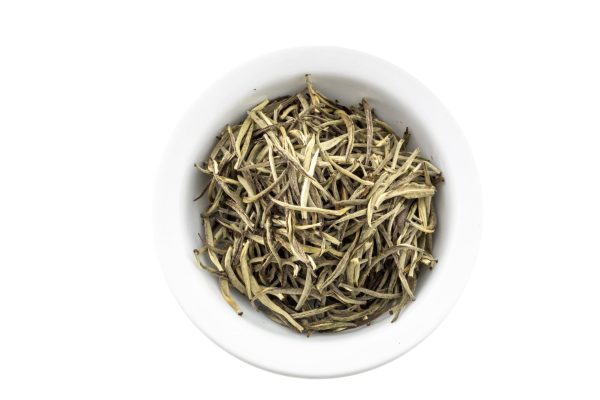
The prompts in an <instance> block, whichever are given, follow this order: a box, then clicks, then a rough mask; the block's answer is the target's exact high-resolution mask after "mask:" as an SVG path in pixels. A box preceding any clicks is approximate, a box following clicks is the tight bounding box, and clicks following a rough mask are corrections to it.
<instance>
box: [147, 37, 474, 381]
mask: <svg viewBox="0 0 600 400" xmlns="http://www.w3.org/2000/svg"><path fill="white" fill-rule="evenodd" d="M298 54H303V55H304V56H306V55H313V56H315V57H318V56H319V55H321V56H323V54H327V57H328V58H334V57H342V58H343V57H354V58H359V59H361V60H362V62H361V64H367V65H369V64H370V65H377V66H378V68H382V69H384V70H386V71H387V72H388V73H390V74H396V75H398V76H399V77H402V79H403V80H404V81H406V82H408V83H410V85H412V86H413V87H414V88H416V89H415V90H418V91H420V93H421V94H422V95H423V96H425V97H426V98H427V99H428V101H429V102H430V103H431V104H432V105H433V106H434V107H436V108H437V111H438V112H439V113H441V114H443V117H444V118H443V119H444V120H445V121H446V122H447V123H448V124H449V130H450V131H453V132H454V133H455V134H456V138H457V140H459V141H460V143H459V147H460V148H461V149H462V152H463V158H464V159H463V163H464V165H465V167H464V168H463V170H464V171H463V172H464V174H465V175H466V176H467V178H465V179H464V181H465V182H466V183H465V187H464V188H466V189H467V190H468V191H469V193H470V195H471V196H470V200H469V201H468V202H467V203H469V204H467V205H464V206H463V208H467V207H468V211H469V218H468V220H467V221H466V222H465V224H466V225H467V226H468V228H469V231H468V233H469V237H470V239H471V248H470V250H467V249H463V250H462V251H463V252H464V253H465V255H466V257H465V259H466V260H467V261H466V262H465V263H464V265H463V266H461V269H460V270H459V271H460V276H459V277H457V278H454V279H453V286H452V288H453V290H452V293H449V294H448V295H446V296H445V297H444V300H445V302H444V304H442V305H440V306H439V307H438V308H437V309H436V313H435V315H432V317H431V318H429V320H428V323H427V325H426V326H424V327H420V328H419V329H418V332H417V333H415V334H413V335H412V336H413V337H412V338H411V340H407V341H406V343H403V344H402V345H401V346H399V347H397V348H395V349H390V351H389V353H388V354H386V355H385V356H384V355H382V354H378V356H377V357H376V358H372V359H365V360H364V362H362V363H360V365H356V364H347V365H344V363H338V364H337V365H336V366H334V367H331V366H329V367H327V368H319V367H317V368H316V369H307V363H303V364H302V365H293V364H292V363H287V364H286V365H281V363H277V362H274V358H273V357H271V358H269V359H267V358H266V357H261V356H257V355H256V354H249V353H248V352H246V351H245V349H244V348H242V347H241V345H242V343H239V342H236V341H235V340H234V339H235V338H232V337H227V338H223V337H221V336H220V335H217V334H215V333H216V332H215V330H214V329H213V327H210V326H208V325H207V323H206V322H205V321H203V320H201V319H199V318H198V317H197V315H195V312H194V311H193V309H192V307H193V305H191V304H190V301H189V299H188V298H187V297H186V295H185V290H184V289H183V286H182V284H181V282H180V281H181V276H180V275H177V274H176V273H174V270H175V269H174V267H172V265H173V263H172V259H173V256H174V254H173V251H174V248H177V246H175V244H174V243H173V242H172V240H173V237H172V235H170V233H172V232H171V229H169V226H171V225H169V224H170V222H168V221H167V219H168V218H170V217H172V216H170V215H169V213H168V212H167V210H168V208H169V204H171V205H172V204H173V203H172V199H168V198H167V197H168V196H166V195H165V190H164V189H163V188H165V187H166V184H167V183H168V182H170V181H172V180H173V177H172V175H171V174H169V168H168V167H169V165H168V163H169V162H170V159H171V158H172V156H170V154H171V153H172V152H173V150H174V149H175V148H177V147H178V143H176V142H178V136H181V135H180V133H181V129H182V127H183V126H184V125H185V124H186V121H187V120H188V119H190V118H194V115H195V114H196V113H197V110H198V107H199V106H200V105H201V104H202V103H203V102H204V101H205V99H206V98H207V97H210V96H211V95H212V94H215V93H218V92H219V91H220V90H221V88H222V87H224V86H226V85H227V84H228V82H229V81H230V79H231V77H234V76H237V75H242V76H243V75H245V74H247V72H246V71H248V70H252V68H254V67H256V66H257V65H261V64H268V63H269V62H270V61H272V60H274V59H277V58H281V57H285V56H293V55H298ZM169 184H172V183H169ZM481 207H482V205H481V186H480V181H479V177H478V173H477V169H476V165H475V162H474V159H473V156H472V153H471V150H470V148H469V145H468V143H467V141H466V139H465V138H464V136H463V134H462V131H461V129H460V128H459V126H458V124H457V123H456V121H455V120H454V119H453V118H452V117H451V115H450V114H449V112H448V111H447V109H446V108H445V107H444V105H443V104H442V103H441V101H440V100H439V99H438V98H437V97H436V96H435V95H434V94H433V93H432V92H431V91H429V89H427V88H426V87H425V86H424V85H423V84H422V83H421V82H419V81H418V80H417V79H416V78H414V77H413V76H411V75H410V74H408V73H406V72H405V71H404V70H402V69H400V68H399V67H397V66H396V65H394V64H392V63H390V62H388V61H386V60H384V59H381V58H379V57H376V56H373V55H370V54H368V53H364V52H361V51H357V50H352V49H348V48H343V47H332V46H302V47H292V48H285V49H280V50H277V51H273V52H269V53H266V54H263V55H260V56H257V57H255V58H253V59H251V60H249V61H246V62H244V63H242V64H240V65H239V66H237V67H235V68H233V69H231V70H229V71H228V72H225V73H223V74H222V75H221V76H220V77H219V78H218V79H216V80H215V81H214V82H213V83H212V84H210V85H209V86H208V87H207V88H206V89H205V90H204V91H203V92H202V93H201V94H200V96H199V97H198V98H197V100H196V101H195V102H194V103H193V104H192V105H191V106H190V107H189V108H188V110H187V111H186V113H185V114H184V115H183V116H182V117H181V118H180V121H179V123H178V124H177V126H176V128H175V129H174V131H173V132H172V133H171V136H170V139H169V141H168V144H167V146H166V150H165V151H164V153H163V155H162V158H161V161H160V164H159V168H158V173H157V179H156V182H155V194H154V204H153V214H154V215H153V218H154V239H155V249H156V251H157V255H158V258H159V261H160V264H161V266H162V270H163V273H164V276H165V278H166V280H167V283H168V286H169V288H170V290H171V292H172V293H173V295H174V297H175V298H176V299H177V302H178V303H179V305H180V307H181V308H182V309H183V310H184V312H185V313H186V315H187V316H188V318H190V320H191V321H192V322H193V323H194V324H195V325H196V326H197V327H198V328H199V329H200V330H201V331H202V332H203V333H204V334H205V335H206V336H207V337H208V338H209V339H210V340H211V341H213V342H214V343H215V344H217V345H218V346H219V347H221V348H222V349H224V350H225V351H227V352H228V353H230V354H232V355H234V356H235V357H237V358H239V359H241V360H242V361H245V362H247V363H249V364H251V365H254V366H257V367H259V368H262V369H265V370H267V371H270V372H274V373H279V374H283V375H288V376H296V377H305V378H329V377H339V376H347V375H353V374H357V373H361V372H364V371H367V370H369V369H372V368H376V367H378V366H381V365H384V364H386V363H388V362H390V361H392V360H394V359H396V358H398V357H400V356H401V355H402V354H404V353H406V352H408V351H409V350H411V349H412V348H414V347H415V346H416V345H417V344H419V343H420V342H421V341H423V340H424V339H425V338H426V337H428V336H429V335H430V334H431V333H432V332H433V331H434V330H435V329H436V328H437V326H439V324H440V323H441V322H442V321H443V320H444V318H445V317H446V316H447V315H448V313H449V312H450V310H451V309H452V307H453V306H454V305H455V304H456V302H457V301H458V298H459V297H460V294H461V293H462V291H463V289H464V287H465V285H466V283H467V281H468V279H469V276H470V274H471V272H472V269H473V267H474V265H475V260H476V256H477V251H478V247H479V241H480V237H481V223H482V221H481V220H482V212H481ZM465 211H466V210H465ZM463 247H464V246H463ZM218 300H221V299H220V298H219V299H218ZM270 339H272V338H270ZM247 344H248V343H246V347H247ZM279 361H280V360H279Z"/></svg>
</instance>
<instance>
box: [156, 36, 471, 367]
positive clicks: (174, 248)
mask: <svg viewBox="0 0 600 400" xmlns="http://www.w3.org/2000/svg"><path fill="white" fill-rule="evenodd" d="M306 73H310V74H312V79H313V82H314V84H315V86H316V87H317V88H319V90H321V91H322V92H323V93H325V94H326V95H327V96H329V97H330V98H332V99H337V100H339V101H340V102H341V103H343V104H346V105H352V104H357V103H358V102H359V101H360V100H361V99H362V98H363V97H364V98H366V99H367V100H368V101H369V103H370V104H371V105H372V106H373V108H374V109H375V113H376V114H377V116H378V117H379V118H381V119H382V120H384V121H386V122H388V123H389V124H390V125H392V127H394V129H395V130H396V131H397V132H398V133H401V132H403V130H404V128H405V127H407V126H408V127H409V130H410V131H411V132H412V134H413V136H412V138H411V142H410V146H413V147H414V146H419V147H421V149H422V152H423V154H424V155H425V156H427V157H430V158H431V159H432V160H433V161H434V163H436V164H437V165H438V166H439V167H440V168H441V169H442V171H443V174H444V177H445V183H443V184H442V185H440V188H439V192H438V194H437V195H436V197H435V206H436V211H437V213H438V216H439V218H438V219H439V226H438V229H437V232H436V234H435V238H434V256H436V257H437V258H438V259H439V263H438V264H437V266H436V267H435V269H434V270H433V271H431V272H428V271H427V270H426V269H422V271H423V274H422V275H421V276H420V279H419V283H418V287H417V293H416V295H417V299H416V301H415V302H413V303H412V304H410V305H409V306H408V307H407V308H406V310H405V311H404V312H403V313H402V315H401V317H400V318H399V320H398V321H397V322H395V323H394V324H390V323H389V322H388V321H389V319H387V318H383V319H381V320H380V321H377V322H376V323H374V324H372V325H371V326H369V327H365V328H360V329H356V330H350V331H347V332H345V333H341V334H314V335H312V336H311V337H310V338H309V339H307V338H306V337H305V336H304V335H300V334H297V333H295V332H293V331H291V330H289V329H287V328H284V327H281V326H279V325H277V324H275V323H274V322H272V321H271V320H269V319H268V318H267V317H266V316H264V315H263V314H262V313H258V312H256V311H255V310H253V309H252V307H251V306H250V305H249V304H248V302H247V300H245V299H242V298H239V299H238V300H239V304H240V306H241V307H242V308H243V311H244V315H243V317H238V316H237V315H236V314H235V313H234V312H233V311H232V310H231V309H230V308H229V306H228V305H227V304H226V303H225V302H224V301H223V299H222V298H221V296H220V293H219V291H218V288H217V282H216V279H215V278H214V277H213V276H211V275H210V274H208V273H207V272H205V271H201V270H199V269H198V268H197V267H196V266H195V263H194V259H193V254H192V250H193V249H194V248H196V247H197V246H198V244H199V240H198V238H197V234H198V232H201V226H200V211H201V209H203V208H204V207H205V203H202V202H193V201H192V200H193V199H194V198H195V197H196V196H197V195H198V194H199V193H200V191H201V189H202V187H203V183H204V181H203V180H204V178H203V177H202V174H200V173H199V172H198V171H197V170H195V169H194V168H193V164H194V163H196V162H201V161H204V160H205V159H206V158H207V155H208V153H209V152H210V150H211V149H212V147H213V146H214V144H215V136H216V135H217V134H218V133H219V131H220V130H221V129H222V128H223V127H224V126H225V125H226V124H228V123H232V122H238V121H240V120H241V118H242V117H243V116H244V113H245V111H246V110H248V109H249V108H250V107H252V106H254V105H255V104H257V103H259V102H260V101H262V100H263V99H265V98H275V97H278V96H282V95H287V94H293V93H295V92H298V91H299V90H301V89H303V88H304V85H305V82H304V74H306ZM480 215H481V213H480V195H479V184H478V179H477V174H476V172H475V166H474V163H473V159H472V156H471V154H470V151H469V148H468V145H467V143H466V141H465V140H464V138H463V137H462V134H461V132H460V129H459V128H458V126H457V125H456V123H455V122H454V120H453V119H452V117H451V116H450V115H449V113H448V112H447V110H446V109H445V108H444V107H443V105H442V104H441V103H440V102H439V100H437V98H436V97H435V96H434V95H433V94H431V92H429V90H427V89H426V88H425V87H424V86H423V85H422V84H420V83H419V82H418V81H416V80H415V79H414V78H412V77H411V76H410V75H408V74H406V73H405V72H403V71H402V70H400V69H398V68H397V67H395V66H394V65H392V64H389V63H387V62H385V61H383V60H381V59H378V58H376V57H373V56H370V55H367V54H364V53H360V52H356V51H352V50H346V49H340V48H333V47H307V48H295V49H287V50H282V51H279V52H276V53H272V54H268V55H265V56H262V57H260V58H257V59H255V60H253V61H250V62H248V63H246V64H244V65H243V66H241V67H239V68H237V69H235V70H233V71H231V72H229V73H228V74H226V75H225V76H224V77H223V78H221V79H220V80H217V81H216V82H215V83H214V85H213V86H212V87H210V88H209V89H208V90H207V91H206V92H205V93H204V94H203V95H202V96H201V97H200V99H199V100H198V101H197V102H196V103H195V104H194V105H193V106H192V107H191V108H190V109H189V111H188V112H187V113H186V114H185V116H184V117H183V118H182V120H181V121H180V123H179V124H178V126H177V128H176V130H175V132H174V134H173V137H172V139H171V142H170V144H169V146H168V148H167V150H166V153H165V156H164V158H163V161H162V164H161V166H160V170H159V177H158V181H157V186H156V197H155V237H156V248H157V251H158V255H159V259H160V261H161V264H162V266H163V270H164V273H165V277H166V279H167V281H168V284H169V287H170V288H171V290H172V292H173V293H174V295H175V297H176V298H177V300H178V301H179V303H180V305H181V307H182V308H183V310H184V311H185V312H186V314H187V315H188V316H189V318H190V319H191V320H192V321H193V322H194V323H195V324H196V325H197V326H198V327H199V328H200V329H201V330H202V331H203V332H204V333H205V334H206V335H207V336H208V337H209V338H210V339H212V340H213V341H214V342H215V343H217V344H218V345H219V346H221V347H222V348H223V349H225V350H227V351H229V352H230V353H232V354H234V355H235V356H237V357H239V358H240V359H242V360H245V361H247V362H249V363H252V364H253V365H256V366H259V367H262V368H265V369H268V370H271V371H274V372H278V373H283V374H289V375H295V376H303V377H330V376H340V375H346V374H351V373H356V372H360V371H364V370H366V369H369V368H372V367H375V366H378V365H381V364H383V363H385V362H388V361H390V360H392V359H394V358H396V357H398V356H399V355H401V354H403V353H404V352H406V351H408V350H409V349H410V348H412V347H413V346H415V345H416V344H417V343H419V342H420V341H421V340H423V339H424V338H425V337H426V336H427V335H428V334H429V333H431V332H432V331H433V329H434V328H435V327H436V326H437V325H438V324H439V323H440V322H441V321H442V319H443V318H444V316H445V315H446V314H447V313H448V312H449V310H450V308H451V307H452V306H453V304H454V303H455V302H456V300H457V299H458V296H459V294H460V292H461V291H462V289H463V287H464V285H465V283H466V281H467V279H468V276H469V274H470V271H471V268H472V266H473V264H474V260H475V255H476V250H477V244H478V240H479V232H480V218H481V217H480ZM232 292H235V291H234V290H233V291H232ZM348 349H357V350H356V351H348Z"/></svg>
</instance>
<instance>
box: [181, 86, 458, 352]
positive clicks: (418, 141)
mask: <svg viewBox="0 0 600 400" xmlns="http://www.w3.org/2000/svg"><path fill="white" fill-rule="evenodd" d="M312 79H313V83H314V85H315V87H316V88H317V89H318V90H320V91H321V92H322V93H324V94H325V95H326V96H328V97H329V98H330V99H333V100H339V101H340V103H342V104H344V105H347V106H349V105H356V104H358V103H359V102H360V101H361V100H362V99H363V98H366V99H367V100H368V101H369V104H371V106H372V107H373V108H374V111H375V114H376V115H377V116H378V117H379V118H380V119H382V120H383V121H385V122H387V123H388V124H390V125H391V126H392V127H393V128H394V130H395V131H396V133H398V134H400V135H401V134H402V133H403V132H404V130H405V129H406V128H407V127H408V128H409V131H410V132H411V134H412V136H411V139H410V142H409V145H408V148H409V149H412V148H415V147H417V146H418V147H420V148H421V151H422V154H423V155H424V156H426V157H429V158H431V159H432V160H433V161H434V162H435V163H437V164H438V166H439V167H440V168H442V171H444V170H445V169H444V159H443V153H442V152H440V149H439V148H438V146H436V141H435V139H434V137H433V136H434V134H433V133H432V132H429V131H428V130H427V129H426V127H425V126H424V125H423V124H422V123H421V122H420V121H419V118H418V115H416V114H415V113H413V112H411V109H410V107H408V106H407V104H406V102H408V101H409V99H406V100H404V99H403V98H402V97H400V96H398V95H397V94H396V93H390V92H389V91H388V90H386V88H385V87H383V86H374V85H372V84H370V83H369V82H365V81H362V80H360V79H358V78H356V77H349V76H340V75H333V74H313V76H312ZM304 88H305V80H304V77H303V75H295V76H289V77H287V78H280V79H279V80H277V81H273V82H267V83H265V84H264V85H261V86H259V87H256V88H252V89H251V90H249V91H246V92H245V93H239V94H238V98H236V99H232V104H230V105H228V108H226V109H222V110H221V113H220V115H217V118H216V119H215V123H214V125H212V126H211V127H206V128H205V129H203V130H202V131H199V132H198V133H197V134H198V137H199V138H201V143H199V145H198V147H196V148H195V151H194V152H192V154H194V159H193V160H190V163H189V164H188V165H189V171H188V173H187V181H186V184H185V187H186V190H187V193H186V194H185V196H184V197H185V198H187V199H188V201H187V203H186V205H185V216H186V217H185V221H186V223H187V234H186V237H187V238H188V243H189V244H188V249H189V250H191V249H193V248H195V247H196V246H199V243H200V242H199V240H198V233H201V232H202V231H203V228H202V222H201V219H200V218H199V216H200V213H201V211H202V210H204V209H206V207H207V206H208V205H209V204H208V200H207V199H206V198H202V199H201V200H199V201H196V202H192V201H191V200H192V199H194V198H196V197H197V196H198V194H199V193H201V191H202V189H203V188H204V187H205V185H206V184H207V182H208V180H207V178H206V177H205V176H203V174H202V173H200V172H199V171H196V170H195V169H194V168H192V164H193V162H201V161H204V160H206V159H207V158H208V155H209V154H210V152H211V150H212V146H213V145H214V144H215V143H216V140H215V137H216V135H217V134H218V133H219V132H220V131H221V130H222V129H223V127H224V126H225V125H226V124H235V123H239V122H241V121H242V120H243V118H244V116H245V114H246V111H247V110H248V109H250V108H252V107H254V106H255V105H256V104H257V103H260V102H261V101H263V100H264V99H265V98H267V99H273V98H276V97H279V96H283V95H290V94H295V93H297V92H299V91H300V90H302V89H304ZM444 186H445V185H444V184H443V183H442V184H441V185H440V186H439V188H438V189H439V191H438V193H437V194H436V196H435V198H434V206H435V207H436V211H437V213H438V217H439V218H438V219H439V221H440V223H439V225H438V228H437V230H436V233H435V235H434V246H435V247H434V256H436V257H438V258H439V259H440V260H441V263H442V268H443V260H444V251H445V248H446V246H447V240H446V237H447V234H446V233H447V229H446V227H448V226H452V213H448V212H447V210H448V208H449V207H450V204H449V201H450V199H448V198H447V197H448V196H447V194H446V190H445V188H444ZM205 262H206V263H210V261H209V260H208V258H207V257H206V258H205ZM192 267H193V266H190V268H192ZM432 274H435V270H434V271H429V269H427V268H421V274H420V276H419V281H418V286H417V291H416V295H417V296H418V297H419V298H420V297H421V296H422V295H425V294H426V291H427V281H428V280H429V279H430V276H431V275H432ZM199 279H202V280H208V282H206V284H207V291H208V292H209V294H207V296H211V297H214V298H215V299H218V300H222V299H221V296H220V293H219V289H218V286H217V282H216V279H214V278H213V277H211V276H209V275H208V274H206V275H205V276H201V277H200V278H199ZM232 294H233V295H234V296H235V298H236V300H237V302H238V304H239V305H240V307H241V308H242V310H243V311H244V316H243V319H244V323H246V322H247V323H249V324H253V325H254V326H256V327H259V328H260V329H265V330H268V331H270V332H273V333H276V334H281V335H291V336H292V337H296V338H297V337H298V334H297V333H295V332H293V331H291V330H289V329H287V328H285V327H282V326H280V325H278V324H275V323H274V322H272V321H270V320H269V319H268V318H267V317H266V316H265V315H264V314H262V313H257V312H256V311H255V310H254V309H253V308H252V307H251V306H250V304H249V302H248V299H247V298H245V297H244V296H242V295H241V294H239V293H238V292H237V291H235V290H233V289H232ZM223 305H224V303H222V304H221V306H223ZM221 308H224V309H221ZM411 308H413V307H412V305H410V306H409V307H407V309H406V310H405V313H406V312H409V310H410V309H411ZM215 312H223V313H225V314H226V315H227V316H228V317H229V318H238V316H237V315H235V313H233V312H232V311H231V310H230V309H229V308H228V306H225V307H219V310H215ZM403 316H404V315H402V316H401V318H400V320H401V319H402V317H403ZM388 317H389V316H388V315H385V316H382V317H380V318H379V319H378V320H377V321H375V322H374V323H372V324H371V326H369V327H367V326H364V327H360V328H358V329H351V330H347V331H343V332H341V333H335V334H320V333H315V335H314V336H313V337H311V340H335V337H336V336H339V335H353V334H356V333H357V331H360V330H363V329H370V330H374V325H377V327H378V328H381V329H386V328H389V327H388V326H383V327H381V322H382V321H385V320H386V319H388ZM400 320H399V321H400ZM388 322H389V321H388ZM396 323H398V322H396ZM317 337H319V338H317Z"/></svg>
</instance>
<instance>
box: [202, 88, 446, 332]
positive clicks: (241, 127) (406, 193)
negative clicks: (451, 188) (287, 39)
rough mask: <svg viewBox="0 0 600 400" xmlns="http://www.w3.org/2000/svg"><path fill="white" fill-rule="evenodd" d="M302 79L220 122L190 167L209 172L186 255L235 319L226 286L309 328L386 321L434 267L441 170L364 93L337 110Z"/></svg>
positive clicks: (281, 319)
mask: <svg viewBox="0 0 600 400" xmlns="http://www.w3.org/2000/svg"><path fill="white" fill-rule="evenodd" d="M306 83H307V87H306V89H305V90H304V91H302V92H300V93H298V94H296V95H294V96H288V97H284V98H279V99H275V100H273V101H269V100H265V101H263V102H262V103H260V104H258V105H257V106H256V107H254V108H252V109H251V110H249V111H248V112H247V116H246V117H245V118H244V120H243V121H242V123H240V124H236V125H231V126H227V127H226V128H225V129H224V130H223V131H222V132H221V133H220V135H219V136H218V137H217V144H216V145H215V147H214V148H213V149H212V151H211V153H210V156H209V158H208V160H207V161H206V162H204V163H202V164H201V165H196V168H198V169H199V170H200V171H202V172H203V173H204V174H206V175H208V176H209V177H210V182H209V183H208V186H207V187H206V189H205V190H204V192H203V193H202V195H206V196H208V200H209V205H208V207H207V208H206V210H204V212H203V214H202V219H203V227H204V232H203V234H202V235H201V238H202V240H203V246H202V247H200V248H198V249H196V250H194V254H195V256H196V260H197V262H198V265H199V266H200V267H202V268H203V269H206V270H207V271H209V272H211V273H212V274H214V275H217V276H218V280H219V288H220V290H221V294H222V295H223V298H224V299H225V301H226V302H227V303H228V304H229V305H230V306H231V308H232V309H233V310H234V311H235V312H236V313H238V314H239V315H241V314H242V311H241V310H240V308H239V306H238V305H237V304H236V302H235V300H234V299H233V297H232V296H231V294H230V287H233V288H234V289H235V290H237V291H238V292H239V293H241V294H243V295H244V296H246V297H247V298H248V299H249V300H250V301H251V303H252V304H253V305H254V306H255V307H256V308H259V309H261V310H262V311H264V312H265V313H266V314H267V315H268V316H269V318H271V319H272V320H273V321H275V322H277V323H280V324H282V325H285V326H288V327H291V328H293V329H295V330H297V331H300V332H306V333H308V334H310V333H312V332H315V331H333V332H337V331H343V330H346V329H350V328H355V327H358V326H361V325H368V324H369V323H370V322H371V321H373V320H374V319H376V318H377V317H379V316H381V315H383V314H385V313H390V314H392V315H393V318H392V322H393V321H395V320H396V319H397V318H398V316H399V314H400V312H401V311H402V309H403V308H404V307H405V306H406V305H407V304H408V303H410V302H411V301H412V300H414V299H415V296H414V292H415V287H416V284H417V278H418V276H419V268H420V267H421V266H426V267H429V268H432V267H433V266H434V265H435V263H436V259H435V258H434V257H433V256H432V254H431V253H432V245H433V233H434V230H435V227H436V223H437V217H436V214H435V211H434V209H433V206H432V198H433V196H434V195H435V193H436V185H437V184H438V183H440V182H441V181H442V175H441V171H440V170H439V169H438V168H437V167H436V166H435V165H434V164H433V163H432V162H431V161H430V160H428V159H426V158H424V157H423V156H422V155H421V154H420V150H419V149H418V148H417V149H415V150H413V151H408V150H407V149H406V145H407V142H408V139H409V136H410V135H409V133H408V130H407V131H405V132H404V134H403V135H402V137H399V136H397V135H396V134H395V132H394V131H393V130H392V128H391V127H390V126H389V125H388V124H386V123H385V122H383V121H381V120H379V119H378V118H377V116H376V115H375V113H374V111H373V110H372V109H371V107H370V106H369V104H368V103H367V101H366V100H363V101H362V103H361V104H360V105H359V106H356V107H350V108H347V107H345V106H342V105H339V104H337V102H333V101H331V100H329V99H328V98H327V97H325V96H324V95H323V94H322V93H321V92H319V91H318V90H317V89H316V88H315V87H314V86H313V85H312V83H311V80H310V77H309V76H307V80H306ZM202 195H201V196H202ZM203 253H206V254H207V256H208V257H207V259H208V260H210V265H206V264H205V263H204V262H203V261H202V257H201V255H202V254H203Z"/></svg>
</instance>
